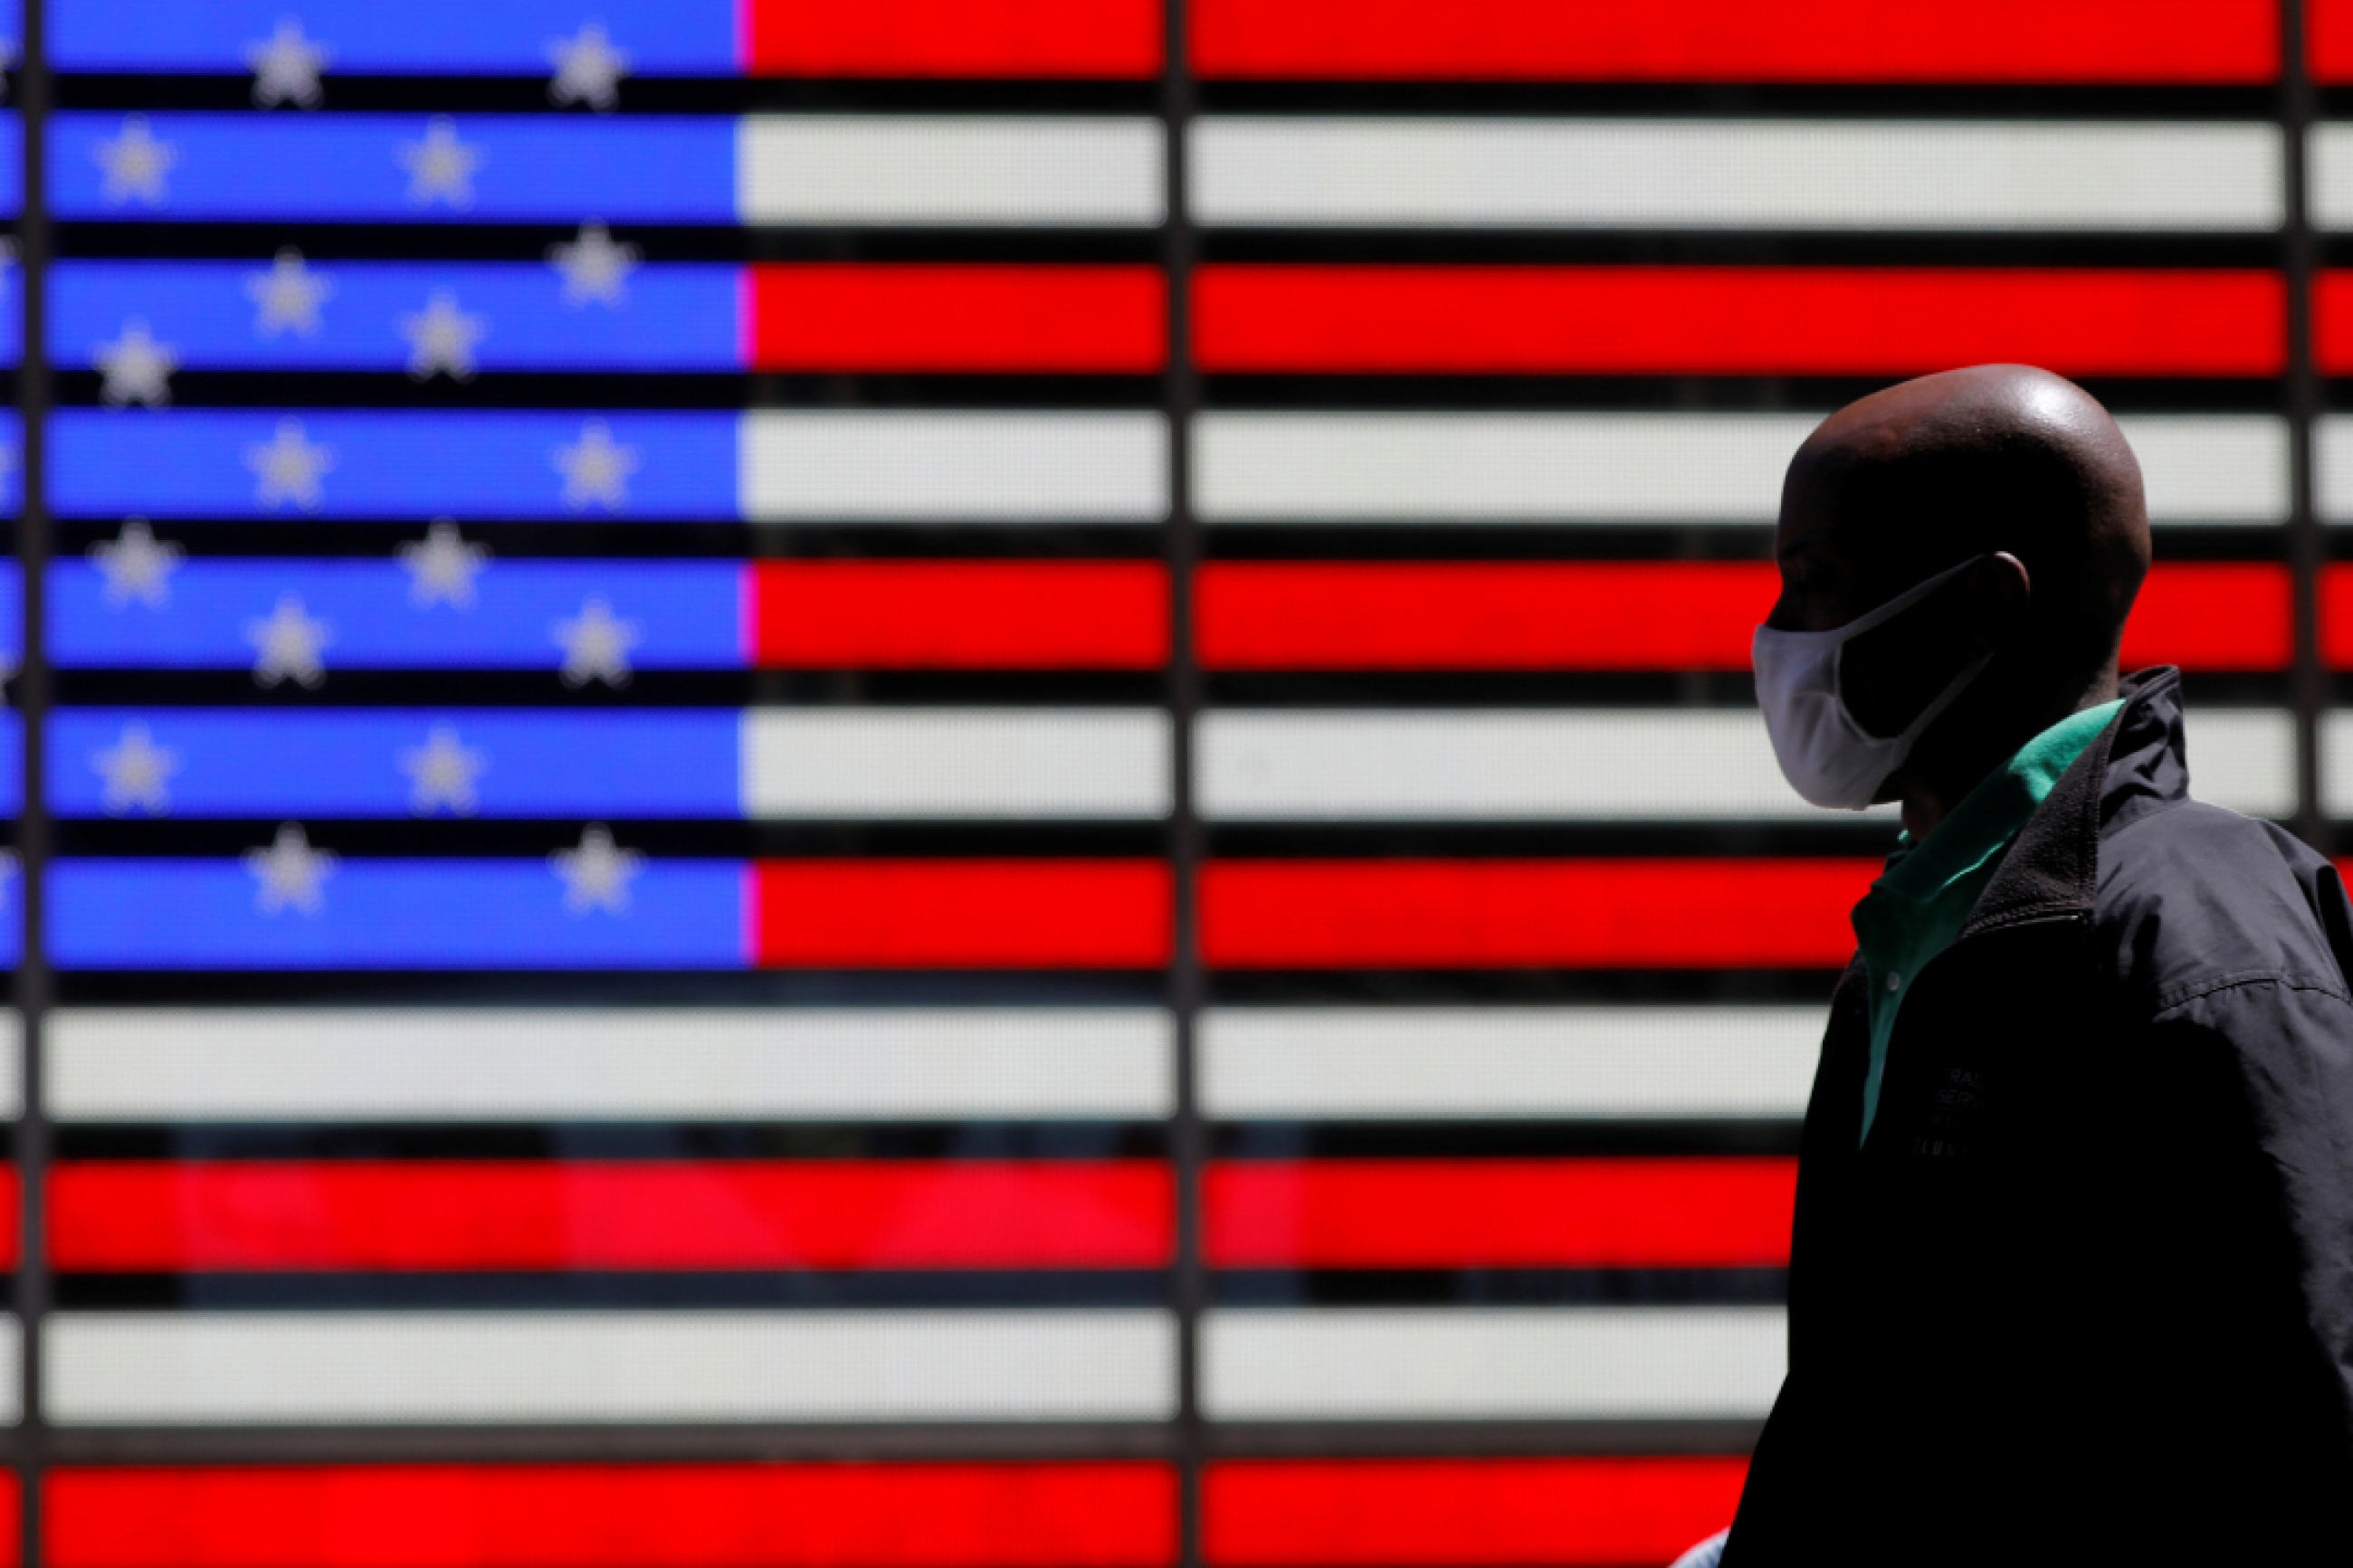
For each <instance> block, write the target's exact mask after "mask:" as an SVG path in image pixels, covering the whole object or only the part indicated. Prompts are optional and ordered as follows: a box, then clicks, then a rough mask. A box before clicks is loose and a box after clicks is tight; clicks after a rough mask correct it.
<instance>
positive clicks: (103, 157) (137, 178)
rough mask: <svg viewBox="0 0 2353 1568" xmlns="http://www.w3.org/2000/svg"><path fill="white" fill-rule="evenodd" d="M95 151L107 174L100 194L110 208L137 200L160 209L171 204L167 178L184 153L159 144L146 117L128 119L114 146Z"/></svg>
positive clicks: (130, 116) (127, 117) (104, 146)
mask: <svg viewBox="0 0 2353 1568" xmlns="http://www.w3.org/2000/svg"><path fill="white" fill-rule="evenodd" d="M93 151H94V152H95V153H97V156H98V162H99V166H100V168H102V169H103V170H105V172H106V179H105V183H104V184H103V185H101V186H100V195H103V196H105V198H106V200H107V202H108V203H109V205H113V206H118V207H119V206H121V205H122V204H123V203H125V202H127V201H129V200H131V199H132V197H134V196H135V197H137V198H138V199H139V201H140V203H141V204H142V205H146V206H151V207H160V206H162V205H164V203H165V202H166V201H168V200H170V195H169V193H167V192H166V191H165V190H164V176H165V175H166V174H170V173H171V172H172V167H173V165H174V164H175V163H178V162H179V161H180V150H179V149H178V148H177V147H174V146H173V145H172V144H171V143H170V142H158V141H156V140H155V138H154V135H153V132H150V131H149V130H148V129H147V117H146V116H145V115H143V114H130V115H125V116H124V117H123V120H122V132H121V134H120V135H118V136H117V137H115V139H114V140H113V141H111V142H100V143H99V144H98V146H97V147H96V148H95V149H93Z"/></svg>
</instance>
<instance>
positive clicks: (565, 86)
mask: <svg viewBox="0 0 2353 1568" xmlns="http://www.w3.org/2000/svg"><path fill="white" fill-rule="evenodd" d="M547 58H548V63H549V64H551V65H553V66H554V68H555V79H554V81H552V82H549V83H548V84H547V100H548V102H550V103H555V104H566V103H586V105H587V106H588V107H589V108H591V109H594V110H597V111H598V112H600V113H601V112H603V111H604V110H608V109H611V108H612V107H613V106H614V105H615V104H617V103H618V102H620V100H621V94H620V85H621V79H622V78H623V77H625V76H627V75H628V74H629V57H628V55H626V54H624V53H622V52H621V51H620V50H618V49H617V48H615V47H613V40H612V39H611V38H610V37H607V35H606V32H605V24H604V23H602V22H590V23H588V24H586V26H583V27H582V28H581V29H580V32H579V35H578V36H577V37H570V38H550V39H548V41H547Z"/></svg>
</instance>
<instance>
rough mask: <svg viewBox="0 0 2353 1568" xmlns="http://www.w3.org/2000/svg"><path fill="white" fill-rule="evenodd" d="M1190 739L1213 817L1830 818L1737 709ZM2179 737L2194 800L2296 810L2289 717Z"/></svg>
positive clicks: (2213, 723)
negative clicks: (1785, 774)
mask: <svg viewBox="0 0 2353 1568" xmlns="http://www.w3.org/2000/svg"><path fill="white" fill-rule="evenodd" d="M1197 735H1198V742H1199V745H1198V752H1197V753H1196V754H1197V756H1198V760H1199V761H1198V765H1199V773H1198V781H1199V782H1198V790H1199V799H1200V803H1201V811H1202V814H1203V815H1204V816H1208V817H1209V818H1211V819H1213V820H1223V821H1266V820H1287V821H1302V822H1316V821H1322V822H1361V821H1398V822H1411V821H1483V822H1499V821H1587V822H1611V821H1627V822H1632V821H1694V820H1697V821H1725V820H1732V821H1808V822H1816V821H1822V820H1826V819H1825V818H1824V817H1823V816H1822V814H1821V813H1820V811H1817V810H1816V809H1815V808H1813V807H1812V806H1810V805H1806V804H1805V803H1804V802H1803V801H1801V800H1799V798H1798V796H1797V795H1795V794H1794V793H1792V792H1791V790H1790V789H1789V787H1788V784H1784V783H1783V782H1782V779H1781V773H1780V769H1779V767H1778V764H1777V763H1775V762H1774V760H1773V748H1772V744H1771V742H1769V741H1768V740H1767V738H1766V734H1765V726H1764V724H1763V723H1762V722H1761V721H1759V720H1758V719H1757V715H1756V714H1755V713H1754V712H1753V711H1751V710H1746V709H1737V710H1706V709H1699V710H1692V709H1685V710H1619V709H1574V710H1549V711H1536V712H1528V711H1517V712H1514V711H1508V710H1506V711H1494V710H1472V711H1463V710H1408V709H1388V710H1341V711H1328V710H1298V709H1225V710H1218V711H1214V712H1210V713H1206V714H1204V715H1202V717H1201V719H1200V721H1199V728H1198V731H1197ZM2189 736H2190V743H2191V747H2192V751H2191V758H2192V761H2193V762H2194V763H2195V764H2196V765H2195V767H2194V768H2193V769H2192V773H2191V776H2192V779H2193V782H2194V786H2195V789H2196V793H2197V795H2198V797H2199V798H2200V799H2201V800H2209V801H2212V802H2213V803H2214V804H2216V805H2227V806H2229V807H2230V808H2231V809H2232V810H2234V811H2243V812H2245V813H2247V814H2248V815H2249V816H2274V817H2284V816H2289V815H2292V814H2293V813H2294V811H2295V721H2294V720H2293V719H2292V718H2291V717H2290V716H2289V715H2288V714H2286V713H2284V712H2280V711H2278V710H2232V709H2201V710H2198V711H2197V712H2195V713H2194V714H2193V715H2192V716H2191V718H2190V721H2189ZM1890 810H1892V808H1882V809H1881V811H1880V815H1881V816H1885V815H1888V812H1889V811H1890Z"/></svg>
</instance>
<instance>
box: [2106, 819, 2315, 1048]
mask: <svg viewBox="0 0 2353 1568" xmlns="http://www.w3.org/2000/svg"><path fill="white" fill-rule="evenodd" d="M2093 921H2094V926H2095V928H2097V930H2098V931H2099V932H2100V934H2101V936H2102V937H2103V939H2104V940H2102V941H2101V942H2098V943H2096V944H2095V947H2096V949H2097V951H2099V952H2104V953H2106V954H2110V955H2112V956H2111V958H2110V960H2109V962H2111V963H2114V965H2115V966H2116V970H2115V973H2114V976H2113V978H2114V979H2115V980H2116V983H2117V984H2120V985H2122V986H2123V987H2125V988H2126V989H2127V990H2128V991H2130V992H2132V993H2134V994H2137V996H2139V997H2140V998H2142V999H2144V1000H2146V1001H2147V1002H2148V1003H2149V1004H2151V1005H2154V1006H2159V1007H2161V1006H2165V1005H2170V1002H2171V1001H2172V1000H2175V999H2179V997H2181V996H2183V995H2185V994H2190V993H2193V992H2195V991H2197V990H2200V989H2201V988H2204V987H2208V986H2211V985H2216V984H2227V983H2232V982H2240V981H2254V980H2281V981H2288V982H2292V983H2294V984H2298V985H2302V986H2319V987H2321V988H2323V989H2327V990H2331V991H2334V992H2336V993H2337V994H2339V995H2343V994H2346V990H2347V987H2346V981H2345V973H2344V967H2345V965H2344V958H2345V956H2346V953H2347V948H2348V922H2353V914H2349V913H2348V909H2347V906H2346V901H2345V890H2344V884H2343V881H2342V879H2340V878H2339V877H2338V875H2337V868H2335V867H2334V866H2333V865H2331V864H2330V863H2329V862H2328V861H2327V859H2326V858H2323V857H2321V856H2320V855H2318V854H2316V853H2315V852H2314V851H2313V850H2312V849H2311V848H2310V847H2307V846H2306V845H2305V844H2304V843H2303V842H2302V841H2301V840H2299V839H2297V838H2296V837H2294V836H2293V835H2291V834H2289V833H2287V832H2286V831H2285V830H2284V829H2282V828H2280V827H2278V826H2274V825H2273V824H2271V823H2268V822H2259V821H2256V820H2254V819H2253V818H2251V817H2246V816H2240V815H2239V814H2238V813H2237V812H2235V811H2228V810H2225V809H2223V808H2222V807H2221V806H2218V805H2208V804H2206V803H2205V802H2203V801H2196V800H2182V801H2176V802H2173V803H2171V804H2169V805H2167V806H2165V807H2164V808H2163V809H2161V810H2156V811H2150V812H2147V813H2145V814H2143V815H2140V816H2137V817H2136V818H2135V819H2134V820H2132V821H2131V822H2129V823H2127V824H2126V825H2125V826H2121V827H2118V828H2116V829H2114V830H2113V831H2111V832H2109V833H2106V834H2104V835H2102V837H2101V839H2100V877H2099V893H2098V898H2097V900H2096V901H2095V903H2094V910H2093Z"/></svg>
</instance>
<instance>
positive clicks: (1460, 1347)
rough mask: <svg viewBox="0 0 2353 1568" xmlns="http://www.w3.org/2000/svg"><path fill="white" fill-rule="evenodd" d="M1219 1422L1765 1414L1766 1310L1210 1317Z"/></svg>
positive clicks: (1206, 1363) (1211, 1402)
mask: <svg viewBox="0 0 2353 1568" xmlns="http://www.w3.org/2000/svg"><path fill="white" fill-rule="evenodd" d="M1202 1332H1203V1336H1204V1343H1203V1346H1202V1360H1203V1369H1202V1370H1203V1377H1202V1384H1203V1392H1202V1405H1203V1408H1204V1409H1205V1410H1206V1411H1207V1413H1208V1415H1210V1416H1211V1417H1212V1418H1213V1419H1217V1420H1225V1421H1279V1420H1301V1421H1314V1420H1338V1421H1382V1420H1388V1421H1399V1420H1423V1421H1430V1420H1449V1419H1452V1420H1486V1419H1498V1420H1510V1419H1528V1418H1550V1419H1554V1420H1596V1421H1609V1420H1627V1419H1652V1420H1657V1419H1674V1418H1683V1419H1690V1418H1699V1417H1719V1418H1739V1417H1754V1416H1760V1415H1764V1414H1765V1413H1766V1411H1767V1409H1768V1408H1770V1406H1771V1405H1772V1403H1773V1396H1774V1394H1775V1393H1776V1392H1778V1389H1779V1388H1780V1385H1781V1373H1782V1367H1783V1364H1784V1361H1785V1352H1784V1348H1783V1342H1784V1332H1785V1331H1784V1328H1783V1314H1782V1310H1781V1309H1780V1308H1778V1307H1569V1308H1550V1309H1530V1310H1511V1309H1480V1308H1459V1307H1457V1308H1444V1307H1441V1308H1429V1309H1416V1308H1407V1309H1386V1308H1337V1309H1331V1308H1326V1309H1307V1310H1275V1311H1249V1310H1226V1311H1213V1312H1211V1313H1210V1314H1209V1315H1208V1320H1207V1321H1206V1322H1205V1323H1204V1324H1203V1329H1202Z"/></svg>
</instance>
